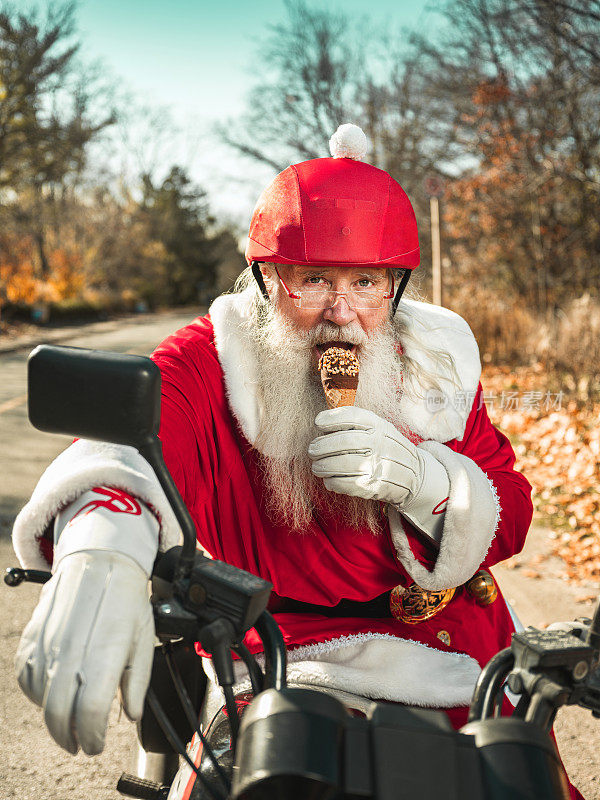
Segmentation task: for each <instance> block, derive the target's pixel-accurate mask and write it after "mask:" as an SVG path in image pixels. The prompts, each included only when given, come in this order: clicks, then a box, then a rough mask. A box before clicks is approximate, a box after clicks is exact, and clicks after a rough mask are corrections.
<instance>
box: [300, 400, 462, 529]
mask: <svg viewBox="0 0 600 800" xmlns="http://www.w3.org/2000/svg"><path fill="white" fill-rule="evenodd" d="M315 425H316V426H317V428H318V429H319V430H321V431H323V434H324V435H322V436H317V438H316V439H313V441H312V442H311V443H310V445H309V447H308V455H309V456H310V458H311V459H312V462H313V463H312V471H313V473H314V474H315V475H317V476H318V477H320V478H323V483H324V485H325V488H326V489H328V490H329V491H331V492H338V493H339V494H349V495H353V496H355V497H362V498H364V499H365V500H381V501H383V502H386V503H391V504H393V505H394V506H396V507H397V508H398V510H399V511H400V512H401V513H402V514H403V515H404V516H405V517H407V519H409V520H410V521H411V522H413V524H415V525H416V527H417V528H419V530H422V531H423V532H424V533H426V534H427V535H429V536H431V537H432V538H433V539H435V540H436V541H438V542H439V540H440V539H441V533H442V528H443V519H444V511H445V501H446V500H447V499H448V495H449V491H450V482H449V480H448V473H447V472H446V470H445V469H444V467H443V466H442V465H441V464H440V462H439V461H438V460H437V459H436V458H435V457H434V456H432V455H431V454H430V453H428V452H426V451H425V450H421V449H419V448H418V447H416V446H415V445H414V444H413V443H412V442H411V441H410V440H409V439H407V438H406V436H404V435H403V434H402V433H400V431H398V430H397V429H396V428H395V427H394V426H393V425H392V424H391V423H389V422H387V421H386V420H384V419H382V418H381V417H378V416H377V414H374V413H373V412H371V411H365V410H364V409H362V408H357V407H356V406H345V407H342V408H334V409H331V410H329V411H322V412H321V413H320V414H318V415H317V417H316V419H315Z"/></svg>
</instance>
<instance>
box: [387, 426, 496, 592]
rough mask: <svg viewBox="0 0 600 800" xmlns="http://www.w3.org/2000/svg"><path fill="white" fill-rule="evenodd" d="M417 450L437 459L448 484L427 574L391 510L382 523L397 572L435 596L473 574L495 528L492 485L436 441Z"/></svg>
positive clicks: (467, 460) (474, 467)
mask: <svg viewBox="0 0 600 800" xmlns="http://www.w3.org/2000/svg"><path fill="white" fill-rule="evenodd" d="M419 447H420V448H422V449H423V450H425V451H427V452H428V453H431V455H433V456H435V458H437V460H438V461H439V462H440V463H441V464H442V465H443V466H444V467H445V469H446V471H447V473H448V478H449V479H450V495H449V498H448V503H447V506H446V514H445V517H444V530H443V533H442V540H441V544H440V552H439V555H438V557H437V561H436V564H435V567H434V569H433V570H432V571H431V572H430V571H429V570H428V569H426V568H425V567H424V566H423V565H422V564H420V563H419V562H418V561H417V559H416V558H415V557H414V555H413V553H412V550H411V549H410V545H409V544H408V540H407V538H406V533H405V531H404V528H403V527H402V518H401V516H400V514H399V513H398V511H396V509H395V508H394V507H393V506H388V518H389V522H390V531H391V534H392V541H393V542H394V546H395V547H396V550H397V552H398V558H399V559H400V561H401V562H402V565H403V567H404V568H405V569H406V571H407V572H408V574H409V575H410V576H411V578H412V579H413V580H414V581H415V582H416V583H417V584H418V585H419V586H421V587H422V588H423V589H430V590H434V591H436V590H439V589H448V588H450V587H454V586H460V585H462V584H463V583H465V581H468V580H469V578H471V577H472V576H473V575H474V574H475V573H476V572H477V570H478V569H479V566H480V564H481V562H482V561H483V560H484V558H485V556H486V553H487V551H488V550H489V548H490V545H491V543H492V540H493V538H494V536H495V533H496V530H497V528H498V524H499V522H500V503H499V501H498V496H497V493H496V490H495V487H494V485H493V484H492V482H491V481H490V479H489V478H488V477H487V475H486V474H485V473H484V472H483V471H482V470H481V469H480V468H479V467H478V466H477V464H475V462H474V461H473V460H472V459H470V458H467V456H463V455H461V454H460V453H455V452H454V451H453V450H451V449H450V448H449V447H446V446H445V445H443V444H440V443H439V442H433V441H426V442H423V443H422V444H420V445H419Z"/></svg>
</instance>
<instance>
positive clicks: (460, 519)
mask: <svg viewBox="0 0 600 800" xmlns="http://www.w3.org/2000/svg"><path fill="white" fill-rule="evenodd" d="M247 302H248V300H247V298H245V297H244V296H243V295H233V296H225V297H222V298H219V299H218V301H216V302H215V304H213V307H212V308H211V314H210V316H209V317H204V318H199V319H197V320H195V321H194V322H193V323H192V324H191V325H189V326H187V327H185V328H183V329H182V330H180V331H178V332H177V333H175V334H174V335H173V336H171V337H169V338H168V339H167V340H166V341H165V342H163V344H162V345H160V346H159V347H158V348H157V350H156V351H155V353H154V355H153V358H154V360H155V361H156V363H157V364H158V366H159V367H160V370H161V374H162V391H163V403H162V419H161V430H160V437H161V440H162V442H163V450H164V455H165V460H166V463H167V466H168V467H169V470H170V471H171V474H172V475H173V477H174V479H175V482H176V484H177V486H178V488H179V490H180V492H181V494H182V496H183V498H184V500H185V502H186V505H187V507H188V509H189V511H190V513H191V515H192V517H193V519H194V522H195V524H196V529H197V533H198V540H199V542H200V543H201V545H202V546H203V547H204V548H206V550H208V551H209V552H210V554H211V555H212V556H214V557H215V558H219V559H223V560H224V561H227V562H228V563H230V564H233V565H235V566H237V567H240V568H242V569H245V570H248V571H250V572H252V573H254V574H257V575H260V576H261V577H263V578H265V579H267V580H269V581H271V582H272V583H273V587H274V592H275V596H274V599H273V604H272V608H273V610H274V611H275V612H276V609H277V605H278V597H279V598H292V599H293V600H299V601H302V602H306V603H311V604H317V605H324V606H333V605H335V604H336V603H338V602H339V601H340V600H342V599H349V600H354V601H368V600H371V599H373V598H374V597H377V596H378V595H380V594H382V593H383V592H386V591H388V590H389V589H391V588H393V587H394V586H396V585H398V584H402V585H407V584H409V583H411V582H412V581H413V580H415V581H417V582H418V583H419V585H421V586H423V587H424V588H431V589H439V588H445V587H448V586H460V585H461V584H463V583H464V581H465V580H467V579H468V578H469V577H471V575H473V574H474V573H475V572H476V571H477V569H478V568H479V566H480V565H483V566H486V567H487V566H491V565H493V564H495V563H496V562H497V561H499V560H501V559H504V558H507V557H509V556H511V555H513V554H514V553H516V552H518V551H519V550H520V549H521V548H522V546H523V543H524V539H525V535H526V532H527V529H528V527H529V524H530V520H531V514H532V506H531V500H530V492H531V487H530V486H529V484H528V482H527V481H526V480H525V478H523V476H521V475H519V474H518V473H516V472H515V471H514V469H513V466H514V461H515V456H514V453H513V451H512V448H511V446H510V443H509V442H508V440H507V439H506V437H505V436H503V435H502V434H501V433H500V432H499V431H497V430H496V429H495V428H494V427H493V426H492V424H491V423H490V421H489V418H488V415H487V412H486V408H485V405H484V404H483V403H482V402H481V386H480V384H479V373H480V364H479V359H478V353H477V348H476V344H475V342H474V339H473V336H472V334H471V332H470V330H469V328H468V326H467V325H466V323H465V322H464V321H463V320H462V319H461V318H460V317H458V316H457V315H455V314H453V313H452V312H449V311H446V310H444V309H438V308H435V307H432V306H428V305H427V304H423V303H402V304H401V307H400V311H399V313H401V314H402V313H403V314H404V315H405V317H406V319H405V324H406V326H407V328H408V329H409V330H410V331H411V334H412V335H411V337H409V339H407V341H406V342H403V346H404V348H405V350H406V351H407V352H408V354H409V355H411V356H412V357H413V359H415V360H417V362H418V363H426V355H424V352H421V353H419V352H418V350H419V346H418V341H419V337H421V339H422V340H426V341H427V344H433V345H434V346H435V345H437V346H439V347H443V348H444V349H446V350H447V351H449V352H450V353H451V354H452V355H453V357H454V359H455V362H456V366H457V370H458V375H459V378H460V381H461V387H459V392H458V395H457V393H456V391H455V387H454V388H453V392H451V391H450V389H449V388H448V390H447V392H446V393H445V394H443V396H442V397H441V398H438V402H437V403H434V405H433V407H431V404H430V405H429V406H428V405H426V404H424V401H423V398H420V399H419V398H418V397H417V396H412V397H411V395H410V393H409V392H408V391H407V392H406V393H405V395H406V396H405V397H403V402H404V411H405V419H406V421H407V425H408V427H409V428H410V430H411V431H412V433H413V434H414V438H415V440H416V441H422V444H421V445H419V446H421V447H424V448H425V449H427V450H429V452H431V453H432V454H433V455H435V456H436V457H437V458H438V460H440V461H441V462H442V464H443V465H444V466H445V467H446V469H447V471H448V475H449V479H450V487H451V489H450V498H449V501H448V506H447V511H446V517H445V524H444V534H443V537H442V545H441V550H440V553H439V555H438V556H437V557H436V556H435V554H433V553H432V552H431V551H428V550H427V548H426V547H425V545H424V544H423V543H422V540H421V539H420V538H419V537H418V536H417V535H416V534H415V531H414V530H413V529H412V528H411V527H410V525H409V524H408V523H406V522H405V521H403V520H402V519H401V517H400V515H399V514H398V513H397V512H395V511H393V510H392V511H390V514H389V525H386V526H385V531H384V533H383V535H380V536H374V535H373V534H372V533H371V532H369V531H367V530H364V531H356V530H352V529H348V528H345V527H344V526H343V525H341V524H340V522H339V520H338V519H336V518H335V517H334V516H332V515H331V514H328V513H327V512H326V511H323V512H319V516H318V518H315V519H314V520H313V521H312V523H311V526H310V529H309V530H308V531H307V532H306V533H303V534H298V533H297V532H292V531H290V530H289V529H286V528H285V527H283V526H281V525H278V524H275V523H274V522H273V521H272V520H271V519H270V518H269V516H268V515H267V513H266V511H265V500H266V498H265V486H264V484H263V481H262V479H261V475H260V470H259V466H258V456H257V452H256V450H255V449H254V447H253V441H254V438H255V436H256V433H257V429H258V406H257V399H256V396H255V393H254V391H253V377H254V372H253V365H252V363H251V356H250V354H249V351H250V348H248V346H247V342H246V341H245V338H244V334H243V332H242V329H241V326H240V322H241V321H242V320H243V318H244V314H245V313H246V310H245V309H246V308H247V306H246V305H245V304H246V303H247ZM415 342H416V343H415ZM428 366H431V365H428ZM434 366H435V365H434ZM437 369H438V373H439V369H440V368H439V366H437ZM438 377H439V378H440V381H441V385H442V386H444V380H446V377H447V376H444V375H442V374H441V373H439V374H438ZM447 385H448V387H449V386H450V384H449V383H448V382H447ZM69 451H71V452H70V454H69ZM69 451H66V453H65V454H63V455H62V456H60V457H59V459H57V462H55V465H54V466H52V467H50V468H49V470H48V471H47V474H46V475H45V476H44V477H43V479H42V481H40V486H38V488H37V489H36V492H35V493H34V496H33V497H32V501H30V504H28V506H27V507H26V508H25V509H24V511H23V512H22V513H21V515H20V518H19V519H18V520H17V524H16V526H15V547H16V549H17V552H18V554H19V555H20V556H21V560H22V562H23V563H27V564H28V565H29V566H34V565H37V566H39V541H40V539H41V538H42V537H43V530H44V525H45V524H47V521H48V520H50V519H51V518H52V516H53V514H54V513H56V508H57V506H58V505H59V504H64V503H65V502H68V501H69V500H70V499H72V497H73V496H77V494H78V493H80V492H81V491H82V490H84V489H85V488H90V487H91V486H94V485H98V484H99V483H103V484H108V485H112V486H118V487H119V488H122V489H124V490H126V491H129V492H131V493H133V494H136V495H137V496H138V497H140V498H141V499H144V500H147V501H148V502H151V503H152V504H153V505H154V507H155V508H157V509H158V510H159V513H160V514H161V517H162V522H163V546H165V547H166V546H170V545H171V544H172V543H173V542H174V541H175V538H176V536H177V534H176V530H175V526H174V522H173V519H172V514H171V513H170V510H169V509H168V507H167V506H166V505H165V503H164V499H163V498H162V497H161V490H160V488H159V487H158V485H157V482H156V480H155V479H154V477H153V475H152V474H151V473H150V472H149V470H148V469H147V465H145V462H143V459H141V457H139V455H138V454H137V453H135V451H132V450H131V448H119V447H116V446H112V445H111V446H106V445H104V446H102V445H97V444H92V443H86V442H81V443H80V442H78V443H76V444H75V445H73V446H72V448H70V449H69ZM59 462H60V463H59ZM140 462H143V463H140ZM25 529H27V530H25ZM32 533H33V537H32ZM36 542H37V544H36ZM36 548H37V560H36V558H34V557H33V556H34V555H36V552H35V551H36ZM275 617H276V619H277V621H278V623H279V625H280V626H281V628H282V630H283V634H284V638H285V641H286V643H287V645H288V648H289V651H290V662H291V663H290V674H291V680H292V681H293V680H294V679H295V680H298V681H302V682H309V683H313V684H318V685H321V686H329V687H332V688H337V689H345V690H348V691H352V692H355V693H357V694H363V695H366V696H368V697H373V698H382V699H390V700H396V701H402V702H407V703H412V704H419V705H430V706H444V707H450V706H461V705H464V704H466V703H468V702H469V699H470V695H471V693H472V689H473V686H474V683H475V681H476V679H477V675H478V673H479V669H480V667H481V666H482V665H483V664H485V663H486V662H487V661H488V660H489V659H490V658H491V657H492V656H493V655H494V654H495V653H496V652H497V651H498V650H499V649H501V648H503V647H505V646H507V645H508V643H509V638H510V634H511V632H512V630H513V627H512V622H511V619H510V615H509V613H508V611H507V608H506V605H505V603H504V601H503V599H502V598H501V597H499V598H498V600H497V601H496V602H495V603H493V604H492V605H491V606H488V607H482V606H480V605H478V604H477V603H476V602H475V601H474V600H473V599H472V598H471V597H470V596H469V595H468V594H467V592H466V591H465V590H464V589H463V588H459V589H458V591H457V593H456V595H455V597H454V598H453V600H452V601H451V602H450V603H449V605H448V606H446V608H444V609H443V610H442V611H440V612H439V613H438V614H436V615H435V616H434V617H433V618H431V619H429V620H427V621H424V622H421V623H418V624H416V625H409V624H406V623H403V622H400V621H397V620H395V619H393V618H392V617H387V618H385V619H372V618H368V619H365V618H360V617H357V618H339V617H334V618H331V617H328V616H325V615H321V614H290V613H277V612H276V613H275ZM440 637H441V638H440ZM448 642H449V643H448ZM251 645H252V649H254V650H255V651H256V649H257V647H258V643H257V642H256V641H254V642H251Z"/></svg>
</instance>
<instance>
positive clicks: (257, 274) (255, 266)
mask: <svg viewBox="0 0 600 800" xmlns="http://www.w3.org/2000/svg"><path fill="white" fill-rule="evenodd" d="M252 274H253V275H254V280H255V281H256V282H257V284H258V288H259V289H260V290H261V292H262V294H263V297H264V298H265V300H268V299H269V293H268V292H267V287H266V286H265V282H264V280H263V276H262V272H261V271H260V262H259V261H253V262H252Z"/></svg>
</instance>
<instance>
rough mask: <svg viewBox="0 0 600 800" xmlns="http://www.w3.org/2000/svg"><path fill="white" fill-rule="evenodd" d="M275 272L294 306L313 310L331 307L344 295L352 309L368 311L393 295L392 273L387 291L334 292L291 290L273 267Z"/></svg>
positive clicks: (352, 290) (379, 305)
mask: <svg viewBox="0 0 600 800" xmlns="http://www.w3.org/2000/svg"><path fill="white" fill-rule="evenodd" d="M275 272H276V273H277V277H278V278H279V280H280V281H281V285H282V286H283V288H284V289H285V291H286V292H287V294H288V297H289V298H290V299H291V300H293V301H294V305H295V306H296V308H302V309H306V310H314V311H316V310H319V309H325V308H331V306H333V305H334V304H335V302H336V301H337V298H338V297H344V298H345V299H346V302H347V303H348V306H349V307H350V308H351V309H353V310H354V311H368V310H373V309H377V308H381V307H382V306H383V301H384V300H391V299H392V298H393V297H394V276H393V274H391V275H390V277H391V279H392V287H391V289H390V290H389V291H388V292H386V291H385V290H382V289H375V290H374V291H369V290H368V289H366V290H362V291H361V290H360V289H358V290H354V289H351V290H350V291H347V292H336V291H335V290H334V289H302V290H301V291H298V292H292V290H291V289H290V288H289V287H288V286H287V285H286V283H285V281H284V280H283V278H282V277H281V275H280V274H279V270H278V269H277V267H275Z"/></svg>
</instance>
